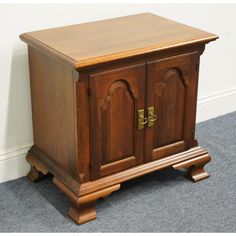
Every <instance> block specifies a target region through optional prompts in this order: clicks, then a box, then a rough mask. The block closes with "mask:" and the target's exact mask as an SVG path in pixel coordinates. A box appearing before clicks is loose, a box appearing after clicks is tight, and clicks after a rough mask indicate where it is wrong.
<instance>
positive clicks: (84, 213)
mask: <svg viewBox="0 0 236 236" xmlns="http://www.w3.org/2000/svg"><path fill="white" fill-rule="evenodd" d="M32 150H33V152H32ZM32 153H34V154H32ZM35 153H37V155H36V156H35ZM45 160H47V157H46V156H45V155H44V154H42V153H41V152H40V151H39V150H38V151H37V148H36V147H35V146H33V148H32V149H31V150H30V151H29V154H28V155H27V161H28V162H29V163H30V165H31V170H30V172H29V173H28V175H27V176H28V178H29V179H30V180H31V181H33V182H37V181H39V180H40V179H41V178H42V176H44V175H47V174H48V173H49V172H51V173H52V174H53V175H54V177H53V182H54V184H55V185H56V186H57V187H58V188H59V189H60V190H61V191H62V192H63V193H64V194H65V195H66V197H67V198H68V199H69V201H70V202H71V207H70V208H69V211H68V215H69V216H70V217H71V218H72V219H73V220H74V221H75V222H76V223H77V224H83V223H86V222H88V221H91V220H94V219H96V209H95V203H96V201H97V200H98V199H99V198H104V197H106V196H108V195H109V194H111V193H112V192H114V191H117V190H119V189H120V184H121V183H123V182H125V181H128V180H131V179H134V178H136V177H139V176H142V175H145V174H148V173H151V172H154V171H156V170H160V169H163V168H166V167H170V166H172V167H173V168H174V169H177V170H178V169H183V168H185V169H187V170H188V171H187V173H188V176H189V177H190V179H191V180H192V181H193V182H197V181H200V180H203V179H206V178H207V177H209V174H208V173H207V172H205V171H204V166H205V165H206V164H207V163H208V162H209V161H210V160H211V157H210V155H209V154H208V152H207V151H206V150H204V149H203V148H201V147H194V148H191V149H189V150H187V151H184V152H182V153H178V154H175V155H171V156H168V157H165V158H162V159H158V160H154V161H152V162H148V163H145V164H141V165H139V166H136V167H133V168H130V169H127V170H124V171H122V172H119V173H116V174H112V175H108V176H105V177H103V178H100V179H98V180H94V181H88V182H85V183H79V182H77V185H76V186H75V185H69V186H68V185H67V184H66V182H67V181H68V179H73V181H75V182H76V180H75V179H74V178H72V177H71V176H69V175H60V173H58V172H57V169H59V170H60V167H59V166H56V164H55V163H53V168H52V166H50V162H47V161H46V162H45ZM66 179H67V180H66Z"/></svg>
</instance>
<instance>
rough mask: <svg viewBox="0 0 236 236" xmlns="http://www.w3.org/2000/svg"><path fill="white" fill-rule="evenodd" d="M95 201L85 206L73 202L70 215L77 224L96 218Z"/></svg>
mask: <svg viewBox="0 0 236 236" xmlns="http://www.w3.org/2000/svg"><path fill="white" fill-rule="evenodd" d="M94 205H95V203H92V204H89V205H87V206H83V207H79V208H78V207H76V206H74V205H73V204H72V205H71V207H70V208H69V211H68V215H69V217H70V218H71V219H72V220H74V221H75V223H77V224H84V223H86V222H89V221H91V220H95V219H96V209H95V206H94Z"/></svg>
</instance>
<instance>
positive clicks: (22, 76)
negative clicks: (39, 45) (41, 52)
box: [5, 43, 33, 176]
mask: <svg viewBox="0 0 236 236" xmlns="http://www.w3.org/2000/svg"><path fill="white" fill-rule="evenodd" d="M32 140H33V135H32V115H31V98H30V81H29V67H28V54H27V50H26V47H25V46H24V45H23V44H22V43H18V44H15V45H14V47H13V51H12V63H11V75H10V82H9V93H8V111H7V123H6V129H5V147H8V149H10V152H12V156H11V157H12V158H15V160H13V159H12V163H13V162H15V161H16V162H17V163H18V165H17V170H14V172H15V175H16V176H17V175H18V176H22V175H24V173H25V174H26V172H27V171H28V169H29V166H28V164H27V162H26V161H25V155H26V152H27V150H28V149H29V147H30V146H31V145H32V143H33V141H32ZM16 158H17V159H16ZM12 167H13V168H14V167H15V165H13V166H12ZM15 168H16V167H15ZM6 172H9V169H6ZM7 174H8V175H9V173H6V175H7Z"/></svg>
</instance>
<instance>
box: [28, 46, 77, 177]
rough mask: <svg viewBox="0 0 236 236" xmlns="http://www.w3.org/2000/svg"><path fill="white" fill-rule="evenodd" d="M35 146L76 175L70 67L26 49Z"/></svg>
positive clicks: (73, 96)
mask: <svg viewBox="0 0 236 236" xmlns="http://www.w3.org/2000/svg"><path fill="white" fill-rule="evenodd" d="M28 52H29V64H30V83H31V97H32V112H33V132H34V145H35V146H36V147H37V148H39V149H40V150H41V151H42V152H43V153H44V154H45V155H47V156H48V157H49V158H51V159H52V160H53V161H55V162H56V163H57V164H58V165H59V166H60V167H62V168H63V169H64V170H65V171H66V172H67V173H69V174H70V175H72V176H74V175H75V158H76V146H75V143H76V136H75V131H76V123H75V118H76V114H75V81H74V71H73V69H72V67H69V66H66V65H63V64H61V63H60V62H58V61H56V60H54V59H53V58H51V57H49V56H47V55H46V54H44V53H42V52H40V51H38V50H37V49H34V48H31V47H29V48H28Z"/></svg>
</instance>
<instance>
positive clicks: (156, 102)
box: [146, 52, 198, 160]
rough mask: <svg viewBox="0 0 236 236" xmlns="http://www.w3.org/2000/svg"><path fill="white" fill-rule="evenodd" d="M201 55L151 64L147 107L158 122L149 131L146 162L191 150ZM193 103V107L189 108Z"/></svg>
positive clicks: (188, 54) (183, 56) (191, 55)
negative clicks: (193, 111)
mask: <svg viewBox="0 0 236 236" xmlns="http://www.w3.org/2000/svg"><path fill="white" fill-rule="evenodd" d="M197 55H198V54H197V52H193V53H187V54H183V55H179V56H174V57H170V58H166V59H161V60H157V61H153V62H150V63H148V68H147V71H148V85H147V106H148V107H150V106H154V111H155V114H156V115H157V120H156V121H155V122H154V126H153V127H149V128H147V130H146V160H152V159H158V158H161V157H164V156H167V155H171V154H174V153H177V152H180V151H183V150H186V149H188V148H190V147H191V144H192V141H193V140H192V139H193V135H192V133H193V132H194V127H193V126H191V127H190V125H189V124H190V123H191V124H192V123H193V122H192V119H194V117H191V116H189V114H190V113H191V109H193V110H194V109H195V106H196V104H195V101H193V100H192V98H193V94H194V96H196V85H197V73H196V69H197V66H196V65H197ZM190 104H191V107H190V106H189V105H190Z"/></svg>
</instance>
